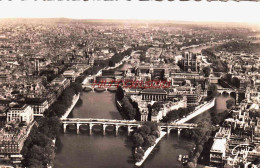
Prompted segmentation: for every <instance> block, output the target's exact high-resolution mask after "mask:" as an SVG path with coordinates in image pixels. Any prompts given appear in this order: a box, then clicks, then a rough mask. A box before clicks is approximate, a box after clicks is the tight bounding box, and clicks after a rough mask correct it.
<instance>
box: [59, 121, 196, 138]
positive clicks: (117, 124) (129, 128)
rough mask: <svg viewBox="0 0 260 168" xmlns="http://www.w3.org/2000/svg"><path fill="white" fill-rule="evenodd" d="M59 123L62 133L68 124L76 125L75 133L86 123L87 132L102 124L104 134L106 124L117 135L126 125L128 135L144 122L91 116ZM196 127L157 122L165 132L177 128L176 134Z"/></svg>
mask: <svg viewBox="0 0 260 168" xmlns="http://www.w3.org/2000/svg"><path fill="white" fill-rule="evenodd" d="M61 123H62V124H63V131H64V133H66V132H67V126H68V125H76V127H77V134H79V133H80V126H81V125H86V126H88V128H89V134H90V135H91V134H92V128H93V126H95V125H100V126H102V131H103V135H105V134H106V128H107V127H108V126H112V127H114V129H115V134H116V135H118V129H119V128H120V127H126V128H127V133H128V135H129V134H130V133H131V131H132V128H139V127H141V126H142V125H143V123H144V122H140V121H136V120H112V119H111V120H110V119H92V118H67V119H62V120H61ZM196 127H197V124H189V123H181V124H178V123H159V129H160V130H161V131H166V132H167V134H170V131H171V130H172V129H177V130H178V135H179V134H180V132H181V130H182V129H194V128H196Z"/></svg>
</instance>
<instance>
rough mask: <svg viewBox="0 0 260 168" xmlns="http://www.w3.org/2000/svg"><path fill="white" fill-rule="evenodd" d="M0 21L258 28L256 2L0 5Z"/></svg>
mask: <svg viewBox="0 0 260 168" xmlns="http://www.w3.org/2000/svg"><path fill="white" fill-rule="evenodd" d="M0 11H1V12H0V18H60V17H62V18H73V19H141V20H142V19H145V20H177V21H211V22H248V23H258V24H259V25H260V17H259V16H260V2H235V1H231V0H230V2H220V1H213V2H207V1H201V2H196V1H193V0H192V1H188V2H184V1H182V2H180V1H178V0H175V1H174V2H169V1H167V0H164V1H163V2H157V1H153V0H151V1H149V2H141V1H138V0H132V1H130V2H129V1H126V0H118V1H112V2H111V1H105V0H89V1H87V2H84V1H72V0H70V1H66V0H63V1H58V0H54V1H39V0H38V1H34V0H25V1H22V0H17V1H5V0H3V1H0Z"/></svg>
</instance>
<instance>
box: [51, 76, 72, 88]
mask: <svg viewBox="0 0 260 168" xmlns="http://www.w3.org/2000/svg"><path fill="white" fill-rule="evenodd" d="M51 84H52V85H59V86H62V87H63V89H66V88H67V87H68V86H70V81H69V80H68V79H66V78H64V77H57V78H55V79H53V80H52V81H51Z"/></svg>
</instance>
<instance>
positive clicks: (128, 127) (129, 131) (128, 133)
mask: <svg viewBox="0 0 260 168" xmlns="http://www.w3.org/2000/svg"><path fill="white" fill-rule="evenodd" d="M130 133H131V127H130V126H127V135H128V136H129V135H130Z"/></svg>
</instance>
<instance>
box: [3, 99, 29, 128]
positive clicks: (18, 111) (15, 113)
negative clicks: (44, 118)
mask: <svg viewBox="0 0 260 168" xmlns="http://www.w3.org/2000/svg"><path fill="white" fill-rule="evenodd" d="M33 116H34V115H33V108H32V107H31V106H29V105H27V104H15V105H14V106H12V107H11V108H10V109H9V110H8V112H7V117H6V120H7V122H12V121H19V122H24V123H26V124H27V125H29V124H30V123H31V122H32V121H33V120H34V117H33Z"/></svg>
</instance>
